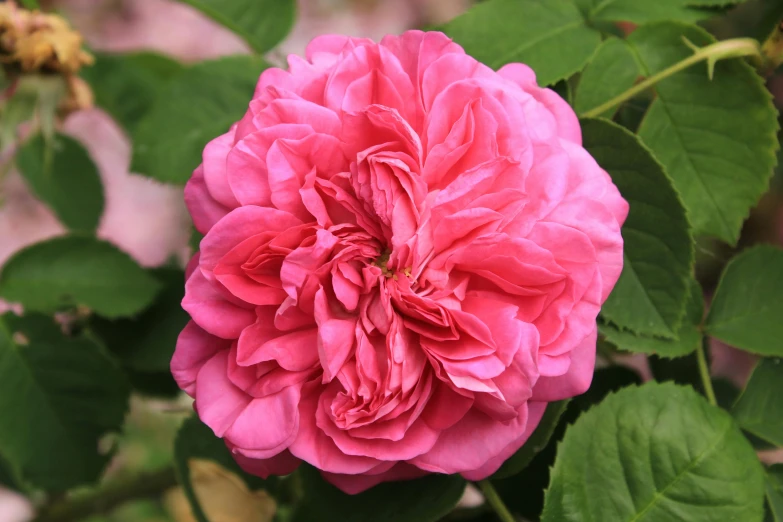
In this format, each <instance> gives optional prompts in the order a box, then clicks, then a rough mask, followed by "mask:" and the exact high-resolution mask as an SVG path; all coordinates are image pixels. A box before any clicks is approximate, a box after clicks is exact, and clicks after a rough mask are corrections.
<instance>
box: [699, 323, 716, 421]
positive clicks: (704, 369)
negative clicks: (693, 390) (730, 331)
mask: <svg viewBox="0 0 783 522" xmlns="http://www.w3.org/2000/svg"><path fill="white" fill-rule="evenodd" d="M708 342H709V340H708V339H707V337H705V338H704V341H703V342H702V343H701V344H699V346H698V347H697V348H696V358H697V359H698V361H699V375H700V376H701V383H702V385H703V386H704V394H705V395H706V396H707V400H708V401H710V404H712V405H713V406H717V405H718V401H717V400H716V399H715V390H713V388H712V379H710V369H709V367H708V365H707V356H706V355H705V349H704V348H705V345H706V344H707V343H708Z"/></svg>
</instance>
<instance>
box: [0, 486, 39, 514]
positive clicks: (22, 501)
mask: <svg viewBox="0 0 783 522" xmlns="http://www.w3.org/2000/svg"><path fill="white" fill-rule="evenodd" d="M33 516H35V512H34V511H33V506H32V504H31V503H30V501H29V500H27V499H26V498H25V497H24V496H22V495H20V494H19V493H16V492H14V491H11V490H10V489H5V488H2V487H0V520H2V521H3V522H29V521H30V520H32V519H33Z"/></svg>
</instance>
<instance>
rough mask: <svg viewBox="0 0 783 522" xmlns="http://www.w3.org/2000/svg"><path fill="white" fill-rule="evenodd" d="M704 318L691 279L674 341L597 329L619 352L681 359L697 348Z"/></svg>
mask: <svg viewBox="0 0 783 522" xmlns="http://www.w3.org/2000/svg"><path fill="white" fill-rule="evenodd" d="M703 318H704V296H703V295H702V290H701V286H700V285H699V283H698V282H697V281H696V280H695V279H692V280H691V281H690V293H689V296H688V302H687V303H686V304H685V317H684V318H683V321H682V323H681V324H680V327H679V328H678V329H677V331H676V334H677V338H676V339H661V338H658V337H649V336H644V335H635V334H633V333H632V332H624V331H621V330H618V329H617V328H615V327H614V326H612V325H611V324H599V325H598V329H599V331H600V332H601V334H603V335H604V336H605V337H606V339H607V340H608V341H609V342H610V343H612V344H614V345H615V346H617V347H618V348H619V349H621V350H625V351H628V352H640V353H646V354H656V355H658V356H659V357H681V356H683V355H688V354H689V353H692V352H693V351H694V350H696V348H698V347H699V346H701V343H702V333H701V329H700V325H701V321H702V319H703Z"/></svg>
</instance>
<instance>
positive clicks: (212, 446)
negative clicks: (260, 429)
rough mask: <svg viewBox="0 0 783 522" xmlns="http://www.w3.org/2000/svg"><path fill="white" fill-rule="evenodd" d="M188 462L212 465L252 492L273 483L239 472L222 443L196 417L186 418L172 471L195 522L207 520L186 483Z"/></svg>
mask: <svg viewBox="0 0 783 522" xmlns="http://www.w3.org/2000/svg"><path fill="white" fill-rule="evenodd" d="M190 459H205V460H211V461H213V462H216V463H217V464H219V465H220V466H222V467H223V468H224V469H226V470H228V471H230V472H231V473H234V474H236V475H237V476H239V477H240V478H241V479H243V480H244V481H245V483H246V484H247V486H248V487H249V488H250V489H252V490H255V489H260V488H261V487H264V486H267V485H268V484H270V483H272V482H274V479H271V480H266V481H265V480H263V479H261V478H259V477H255V476H253V475H249V474H247V473H245V472H244V471H242V468H240V467H239V465H238V464H237V463H236V462H235V461H234V459H233V458H232V457H231V452H230V451H229V449H228V448H227V447H226V444H225V443H224V442H223V440H222V439H219V438H217V437H216V436H215V434H214V433H213V432H212V430H211V429H210V428H209V426H207V425H206V424H203V423H202V422H201V421H200V420H199V419H198V417H197V416H195V415H193V416H192V417H189V418H188V419H186V420H185V422H183V423H182V426H181V427H180V429H179V432H178V433H177V438H176V440H175V441H174V468H175V469H176V472H177V478H178V482H179V483H180V485H181V486H182V489H183V491H184V492H185V496H186V497H187V499H188V501H189V502H190V506H191V508H192V510H193V515H194V517H195V518H196V520H197V521H198V522H210V520H209V519H207V516H206V515H205V514H204V510H203V509H202V508H201V505H200V504H199V502H198V498H197V496H196V492H195V490H194V489H193V483H192V482H191V480H190V468H189V467H188V461H189V460H190ZM211 522H219V521H211Z"/></svg>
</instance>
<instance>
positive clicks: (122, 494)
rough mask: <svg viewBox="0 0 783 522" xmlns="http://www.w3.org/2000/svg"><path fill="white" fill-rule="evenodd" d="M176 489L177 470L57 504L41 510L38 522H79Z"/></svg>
mask: <svg viewBox="0 0 783 522" xmlns="http://www.w3.org/2000/svg"><path fill="white" fill-rule="evenodd" d="M176 485H177V478H176V474H175V472H174V468H173V467H166V468H163V469H160V470H157V471H152V472H147V473H142V474H139V475H136V476H134V477H130V478H127V479H123V480H120V479H118V480H116V481H114V482H109V483H107V484H105V485H104V486H102V487H100V488H98V489H96V490H95V491H92V492H90V493H87V494H85V495H82V496H77V497H74V498H66V499H62V500H56V501H54V502H53V503H51V504H50V505H48V506H46V507H45V508H43V509H42V510H41V512H40V514H39V515H38V517H37V518H36V519H35V521H34V522H75V521H77V520H82V519H83V518H87V517H89V516H91V515H97V514H101V513H106V512H109V511H111V510H112V509H114V508H116V507H117V506H119V505H121V504H124V503H125V502H129V501H131V500H139V499H143V498H155V497H159V496H160V495H161V494H163V493H164V492H165V491H166V490H168V489H169V488H171V487H174V486H176Z"/></svg>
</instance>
